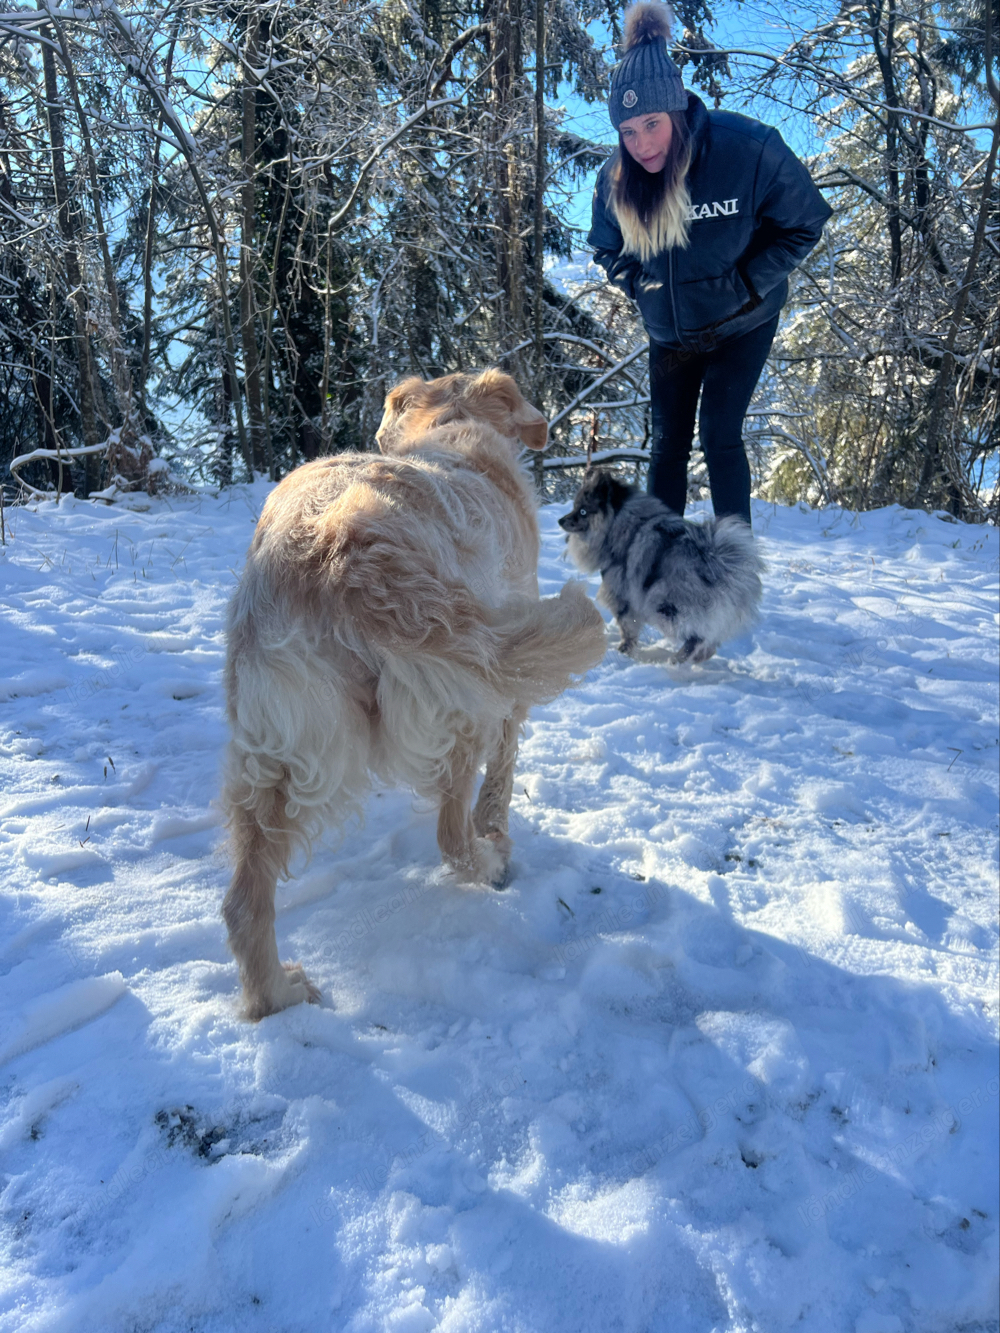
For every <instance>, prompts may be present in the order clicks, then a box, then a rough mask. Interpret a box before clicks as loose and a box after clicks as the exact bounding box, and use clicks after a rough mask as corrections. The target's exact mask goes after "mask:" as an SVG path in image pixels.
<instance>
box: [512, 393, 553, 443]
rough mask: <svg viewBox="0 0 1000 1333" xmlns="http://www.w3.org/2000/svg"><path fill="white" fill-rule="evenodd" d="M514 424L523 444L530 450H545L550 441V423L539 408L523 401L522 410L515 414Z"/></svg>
mask: <svg viewBox="0 0 1000 1333" xmlns="http://www.w3.org/2000/svg"><path fill="white" fill-rule="evenodd" d="M514 424H515V426H517V433H518V435H520V437H521V442H522V444H526V445H527V446H528V448H529V449H534V450H536V451H537V450H539V449H544V448H545V446H546V444H548V441H549V423H548V422H547V421H546V420H545V416H544V414H543V413H541V412H539V410H538V408H537V407H532V405H531V404H530V403H527V402H525V401H524V399H523V398H522V399H521V407H520V410H519V411H517V412H515V413H514Z"/></svg>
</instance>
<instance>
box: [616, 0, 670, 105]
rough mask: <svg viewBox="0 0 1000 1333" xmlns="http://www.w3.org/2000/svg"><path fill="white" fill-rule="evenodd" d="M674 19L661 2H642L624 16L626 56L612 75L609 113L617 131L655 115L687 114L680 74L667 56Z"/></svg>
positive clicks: (642, 0) (649, 0)
mask: <svg viewBox="0 0 1000 1333" xmlns="http://www.w3.org/2000/svg"><path fill="white" fill-rule="evenodd" d="M672 21H673V15H672V14H671V12H670V8H669V6H667V5H665V4H662V3H661V2H660V0H639V3H638V4H637V5H633V6H632V8H631V9H629V10H628V11H627V13H626V14H625V40H624V43H623V45H624V48H625V54H624V55H623V56H622V58H621V61H620V62H619V63H618V64H617V65H616V66H615V70H614V73H613V74H612V75H611V93H610V96H609V97H608V111H609V112H610V114H611V123H612V125H613V126H614V127H615V129H617V128H618V126H619V125H620V124H621V123H622V121H623V120H630V119H631V118H632V117H633V116H648V115H650V114H651V113H652V112H654V111H686V110H687V93H686V92H685V91H684V84H683V83H682V82H681V72H680V70H679V69H678V68H677V66H676V65H675V64H674V62H673V61H672V60H671V59H670V57H669V56H668V55H667V41H668V39H669V37H670V25H671V22H672Z"/></svg>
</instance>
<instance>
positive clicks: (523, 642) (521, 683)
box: [491, 582, 607, 704]
mask: <svg viewBox="0 0 1000 1333" xmlns="http://www.w3.org/2000/svg"><path fill="white" fill-rule="evenodd" d="M491 628H492V629H493V630H494V632H495V633H496V634H497V636H498V646H497V654H496V671H497V675H498V681H497V687H498V689H499V691H500V692H501V693H503V694H513V695H514V696H515V697H516V698H517V699H518V700H519V702H522V703H525V704H536V703H544V702H546V701H547V700H549V699H554V698H555V697H556V696H557V695H558V694H561V693H562V692H563V690H565V689H567V688H568V687H569V686H570V685H571V684H572V683H573V681H574V678H576V677H579V676H582V675H583V674H584V673H585V672H587V671H589V670H590V668H591V667H593V666H596V665H597V663H598V662H599V661H600V660H601V658H602V657H603V656H604V652H605V648H606V646H607V645H606V639H605V631H604V621H603V619H602V618H601V613H600V612H599V611H598V609H597V607H596V606H595V605H594V603H593V602H592V601H591V600H590V598H589V597H588V596H587V594H586V591H585V590H584V586H583V584H582V583H577V582H572V583H566V584H564V585H563V587H562V589H561V591H560V593H559V596H558V597H547V598H545V599H544V600H543V601H530V600H528V599H524V600H523V601H522V600H518V601H515V602H508V603H507V604H506V605H505V606H502V607H501V608H500V609H499V610H498V611H497V612H496V613H495V618H494V619H493V622H492V626H491Z"/></svg>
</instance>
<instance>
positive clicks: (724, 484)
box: [646, 315, 778, 523]
mask: <svg viewBox="0 0 1000 1333" xmlns="http://www.w3.org/2000/svg"><path fill="white" fill-rule="evenodd" d="M777 328H778V316H777V315H775V317H774V319H769V320H768V321H767V323H766V324H762V325H761V326H760V328H758V329H751V330H750V332H749V333H744V334H743V336H742V337H741V338H734V339H733V340H732V341H731V342H725V343H721V344H719V345H718V346H717V347H712V348H706V349H704V350H701V351H693V350H692V351H687V350H685V349H684V348H676V347H661V346H660V345H659V343H654V342H651V343H650V344H649V394H650V400H651V401H650V407H651V415H652V419H653V438H652V449H651V453H650V458H649V479H648V482H647V485H646V489H647V491H648V492H649V494H650V495H655V496H656V498H657V499H658V500H662V501H663V503H664V504H667V505H669V506H670V508H671V509H673V510H675V511H676V512H677V513H678V514H683V513H684V505H685V502H686V500H687V469H688V459H689V458H690V456H691V443H692V441H693V439H694V418H695V412H696V410H697V407H698V392H699V390H700V391H701V415H700V417H699V420H698V436H699V438H700V440H701V447H702V451H703V452H704V455H705V462H706V463H707V465H708V480H709V484H710V486H711V488H712V508H713V509H714V510H715V515H716V517H717V518H722V517H723V515H724V514H736V515H738V516H739V517H740V518H742V519H745V521H746V522H747V523H749V522H750V466H749V464H748V463H747V456H746V452H745V451H744V448H743V418H744V416H745V415H746V410H747V408H748V407H749V406H750V399H751V397H752V395H753V391H754V389H755V388H756V385H757V381H758V380H759V379H760V372H761V371H762V370H763V369H764V362H765V361H766V360H767V354H768V351H769V350H770V347H771V343H772V342H773V341H774V335H775V332H776V331H777Z"/></svg>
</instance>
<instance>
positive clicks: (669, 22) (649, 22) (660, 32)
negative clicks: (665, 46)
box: [622, 0, 674, 51]
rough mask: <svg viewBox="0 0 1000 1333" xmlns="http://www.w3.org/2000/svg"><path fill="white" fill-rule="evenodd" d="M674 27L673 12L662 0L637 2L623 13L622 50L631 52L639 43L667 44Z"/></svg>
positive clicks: (641, 0)
mask: <svg viewBox="0 0 1000 1333" xmlns="http://www.w3.org/2000/svg"><path fill="white" fill-rule="evenodd" d="M673 26H674V11H673V10H672V9H671V8H670V6H669V5H667V4H664V3H663V0H639V3H638V4H637V5H633V6H632V7H631V9H627V10H626V11H625V32H624V40H623V41H622V48H623V50H625V51H631V50H632V48H633V46H638V45H639V43H640V42H658V41H663V42H668V41H669V40H670V34H671V32H672V31H673Z"/></svg>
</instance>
